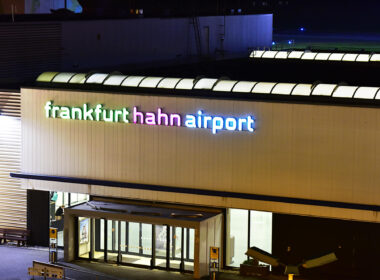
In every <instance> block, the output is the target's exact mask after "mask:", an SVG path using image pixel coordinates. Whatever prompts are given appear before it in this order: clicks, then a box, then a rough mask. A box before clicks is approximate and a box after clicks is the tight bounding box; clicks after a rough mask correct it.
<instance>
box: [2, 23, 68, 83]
mask: <svg viewBox="0 0 380 280" xmlns="http://www.w3.org/2000/svg"><path fill="white" fill-rule="evenodd" d="M0 42H1V43H0V83H7V84H13V83H14V84H16V83H22V82H25V81H33V80H34V79H35V78H36V77H37V76H38V75H39V74H40V73H42V72H44V71H46V70H47V69H51V70H55V69H61V52H62V47H61V23H55V22H43V23H38V22H14V23H0Z"/></svg>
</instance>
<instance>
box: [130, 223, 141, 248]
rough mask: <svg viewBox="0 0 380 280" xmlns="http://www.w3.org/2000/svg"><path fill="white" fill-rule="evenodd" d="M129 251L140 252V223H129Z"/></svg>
mask: <svg viewBox="0 0 380 280" xmlns="http://www.w3.org/2000/svg"><path fill="white" fill-rule="evenodd" d="M128 224H129V232H128V245H129V247H128V251H129V252H131V253H138V252H139V246H140V245H139V244H140V243H139V242H140V224H139V223H128Z"/></svg>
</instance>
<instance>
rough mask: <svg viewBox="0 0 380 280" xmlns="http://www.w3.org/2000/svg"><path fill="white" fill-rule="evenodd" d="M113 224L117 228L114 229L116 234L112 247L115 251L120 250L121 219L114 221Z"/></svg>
mask: <svg viewBox="0 0 380 280" xmlns="http://www.w3.org/2000/svg"><path fill="white" fill-rule="evenodd" d="M113 225H114V226H115V228H114V229H113V230H112V232H113V234H114V237H115V238H114V239H113V244H112V246H113V247H112V249H113V250H115V251H118V250H119V247H118V246H119V221H113Z"/></svg>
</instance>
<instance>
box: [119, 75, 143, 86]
mask: <svg viewBox="0 0 380 280" xmlns="http://www.w3.org/2000/svg"><path fill="white" fill-rule="evenodd" d="M144 78H145V76H128V77H127V78H126V79H125V80H124V82H123V83H122V84H121V85H122V86H123V87H137V86H138V85H139V84H140V82H141V80H142V79H144Z"/></svg>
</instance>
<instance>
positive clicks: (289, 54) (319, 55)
mask: <svg viewBox="0 0 380 280" xmlns="http://www.w3.org/2000/svg"><path fill="white" fill-rule="evenodd" d="M250 58H266V59H300V60H317V61H345V62H380V54H378V53H373V54H364V53H343V52H339V53H334V52H312V51H271V50H269V51H263V50H255V51H253V52H251V54H250Z"/></svg>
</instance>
